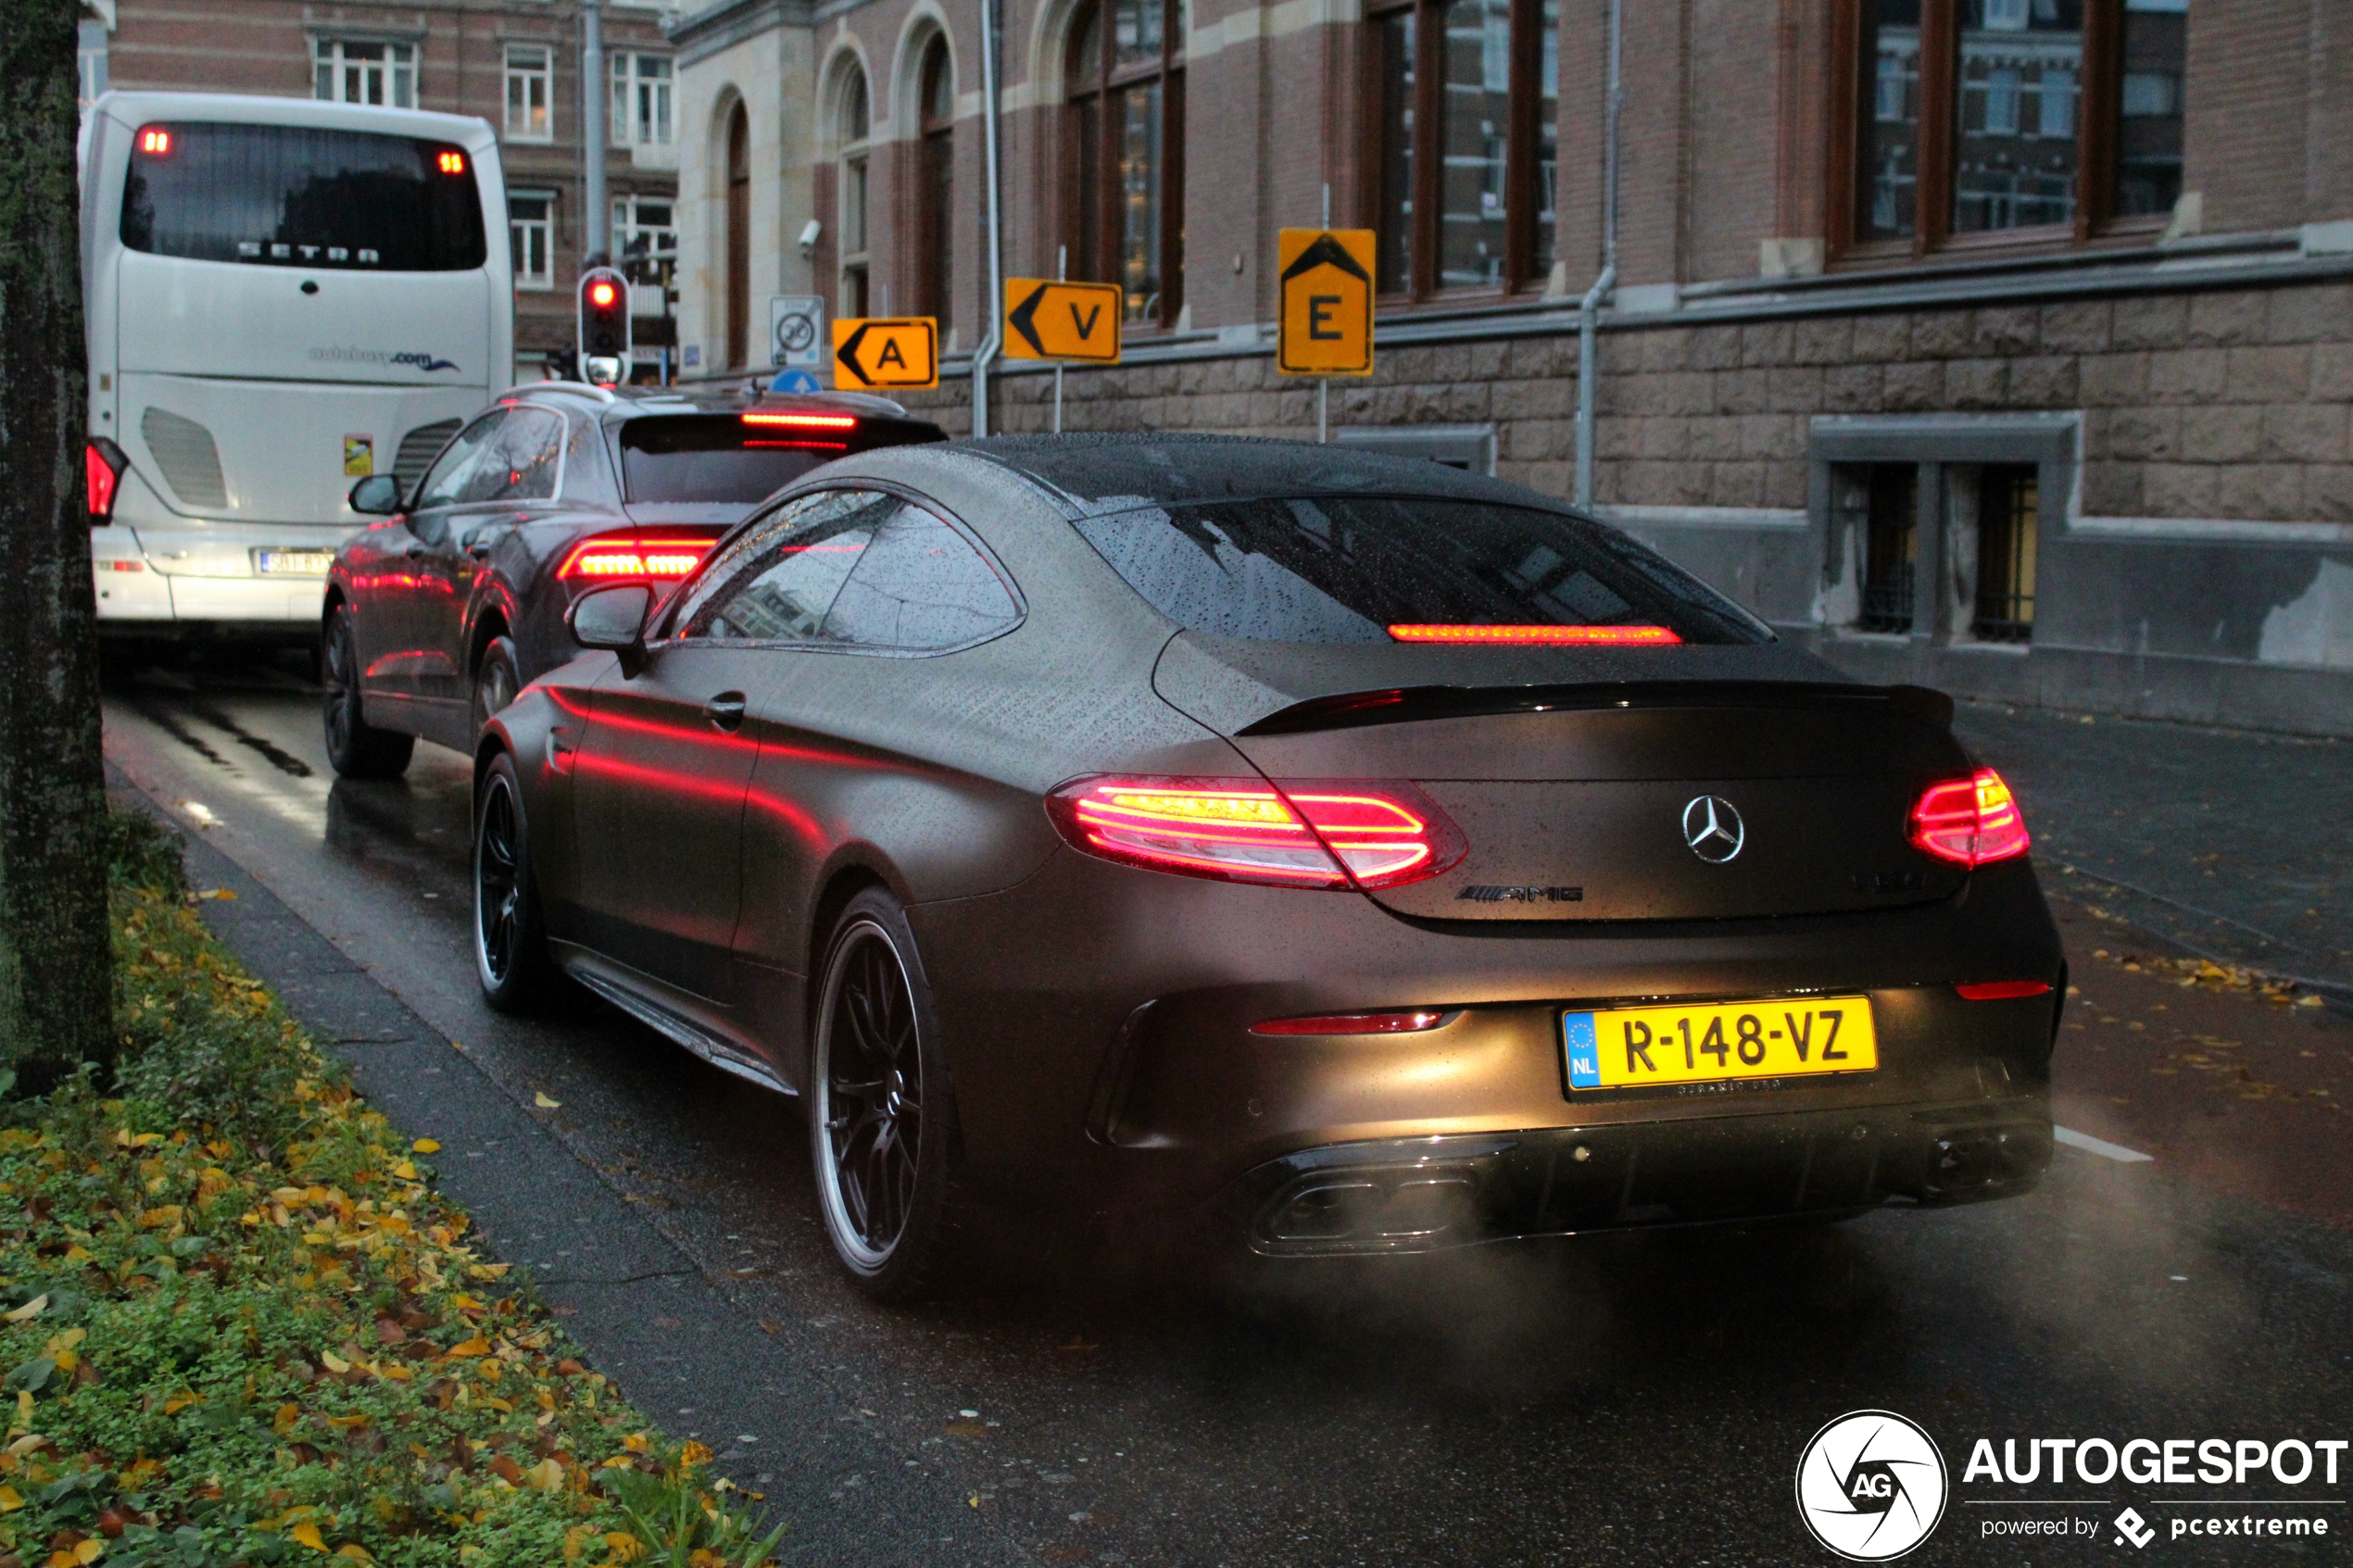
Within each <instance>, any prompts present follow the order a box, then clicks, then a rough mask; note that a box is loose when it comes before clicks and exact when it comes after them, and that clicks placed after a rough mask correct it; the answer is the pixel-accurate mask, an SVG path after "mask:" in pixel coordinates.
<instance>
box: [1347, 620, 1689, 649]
mask: <svg viewBox="0 0 2353 1568" xmlns="http://www.w3.org/2000/svg"><path fill="white" fill-rule="evenodd" d="M1389 634H1390V636H1391V637H1394V638H1395V639H1396V640H1397V641H1399V642H1401V643H1473V644H1477V643H1489V644H1492V643H1502V644H1511V645H1517V646H1525V647H1664V646H1668V645H1670V644H1675V643H1680V642H1681V641H1682V640H1683V639H1682V638H1680V637H1679V636H1677V635H1676V634H1675V633H1674V632H1673V630H1672V629H1671V628H1668V627H1665V626H1450V625H1427V624H1405V625H1399V626H1391V627H1390V629H1389Z"/></svg>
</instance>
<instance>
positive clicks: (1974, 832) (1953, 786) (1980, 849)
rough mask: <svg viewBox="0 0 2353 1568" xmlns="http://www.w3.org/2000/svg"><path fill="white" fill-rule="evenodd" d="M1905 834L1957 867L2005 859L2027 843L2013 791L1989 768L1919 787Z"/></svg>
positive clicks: (2029, 840) (2021, 850)
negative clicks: (1908, 831)
mask: <svg viewBox="0 0 2353 1568" xmlns="http://www.w3.org/2000/svg"><path fill="white" fill-rule="evenodd" d="M1910 838H1911V841H1912V846H1913V847H1914V848H1916V849H1918V850H1919V851H1920V852H1921V853H1922V854H1924V855H1932V856H1934V857H1935V858H1936V859H1940V860H1945V861H1949V862H1951V863H1952V864H1954V865H1957V866H1962V867H1976V866H1982V865H1985V864H1987V863H1988V862H1989V861H1994V860H2007V859H2013V858H2015V857H2017V856H2020V855H2023V854H2025V853H2026V851H2027V850H2028V849H2029V848H2030V847H2032V844H2033V840H2032V838H2030V837H2029V836H2028V834H2027V832H2026V819H2025V817H2023V816H2022V815H2020V812H2019V809H2018V799H2017V797H2015V796H2013V795H2011V794H2010V786H2009V785H2008V784H2005V783H2003V782H2002V775H2001V774H1999V773H1997V772H1995V771H1994V770H1993V769H1991V768H1980V769H1979V770H1978V771H1976V772H1974V773H1972V774H1970V775H1969V777H1968V778H1965V779H1946V780H1944V781H1943V782H1942V783H1938V784H1931V785H1929V786H1928V787H1927V788H1926V789H1924V790H1922V791H1921V792H1920V797H1919V800H1917V801H1915V802H1914V803H1913V806H1912V820H1911V824H1910Z"/></svg>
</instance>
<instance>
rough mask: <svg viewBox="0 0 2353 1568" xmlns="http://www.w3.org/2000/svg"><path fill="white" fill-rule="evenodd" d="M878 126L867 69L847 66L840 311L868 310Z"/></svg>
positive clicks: (841, 144) (840, 105) (841, 109)
mask: <svg viewBox="0 0 2353 1568" xmlns="http://www.w3.org/2000/svg"><path fill="white" fill-rule="evenodd" d="M873 132H874V117H873V114H872V111H871V107H870V106H869V104H868V102H867V98H866V73H865V72H864V71H863V70H862V69H859V68H858V67H856V66H854V65H853V66H851V67H850V68H849V69H847V70H845V71H844V72H842V77H841V89H840V94H839V96H838V97H837V98H836V100H835V109H834V136H835V141H836V144H837V146H838V148H839V153H838V157H839V159H840V166H841V173H840V176H839V181H840V182H839V184H838V185H837V186H836V189H837V190H838V191H839V192H840V193H841V207H840V210H841V223H840V229H841V288H840V292H839V293H838V294H837V295H835V296H834V302H835V313H836V314H837V315H841V316H863V315H865V314H866V313H867V311H866V271H867V258H866V240H867V232H866V231H867V218H868V216H869V215H868V211H867V202H866V190H867V185H866V152H867V138H868V137H869V136H870V135H871V134H872V133H873Z"/></svg>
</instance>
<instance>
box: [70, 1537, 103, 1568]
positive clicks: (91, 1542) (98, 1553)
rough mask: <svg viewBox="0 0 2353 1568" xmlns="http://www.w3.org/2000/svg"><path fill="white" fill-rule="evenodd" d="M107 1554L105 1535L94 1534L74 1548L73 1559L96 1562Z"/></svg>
mask: <svg viewBox="0 0 2353 1568" xmlns="http://www.w3.org/2000/svg"><path fill="white" fill-rule="evenodd" d="M106 1554H107V1541H106V1537H103V1536H93V1537H90V1538H89V1539H88V1540H86V1541H83V1542H82V1543H81V1544H80V1545H79V1546H77V1547H75V1548H74V1549H73V1560H74V1561H75V1562H82V1563H90V1562H97V1561H98V1559H100V1558H102V1557H104V1556H106Z"/></svg>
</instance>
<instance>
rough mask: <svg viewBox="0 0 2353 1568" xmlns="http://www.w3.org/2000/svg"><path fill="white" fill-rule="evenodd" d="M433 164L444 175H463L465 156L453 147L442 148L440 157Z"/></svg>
mask: <svg viewBox="0 0 2353 1568" xmlns="http://www.w3.org/2000/svg"><path fill="white" fill-rule="evenodd" d="M434 164H435V166H437V167H438V168H439V169H440V170H441V171H442V172H443V173H444V174H463V173H464V172H465V171H466V155H465V154H463V153H461V152H459V150H458V149H457V148H455V147H444V148H442V149H441V155H440V156H439V157H436V158H434Z"/></svg>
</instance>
